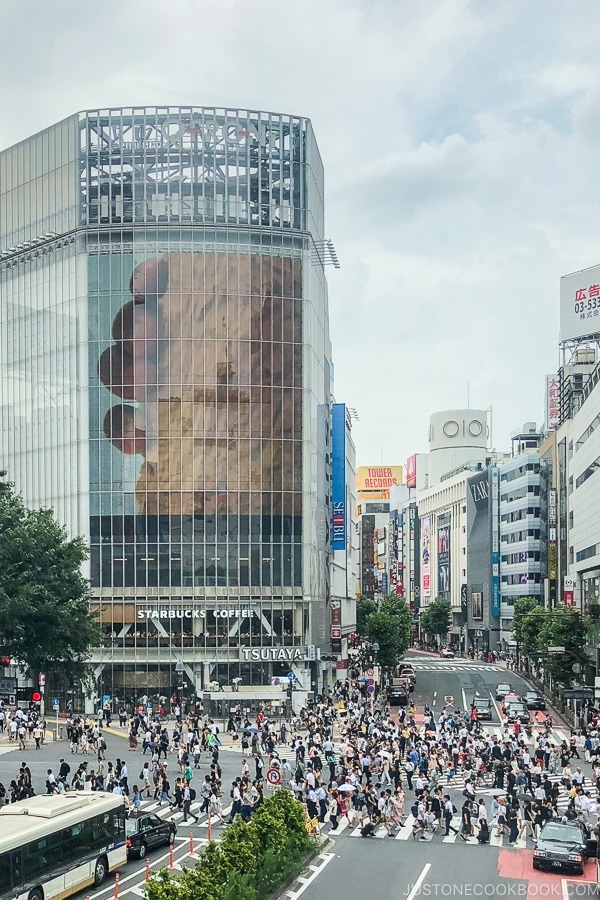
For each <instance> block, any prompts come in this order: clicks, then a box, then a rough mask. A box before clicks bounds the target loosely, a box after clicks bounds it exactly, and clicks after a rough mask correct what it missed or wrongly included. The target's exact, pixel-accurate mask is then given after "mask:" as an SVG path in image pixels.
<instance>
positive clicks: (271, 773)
mask: <svg viewBox="0 0 600 900" xmlns="http://www.w3.org/2000/svg"><path fill="white" fill-rule="evenodd" d="M267 781H268V782H269V784H272V785H273V787H276V786H277V785H278V784H280V782H281V772H280V771H279V769H267Z"/></svg>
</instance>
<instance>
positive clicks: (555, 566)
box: [548, 488, 558, 581]
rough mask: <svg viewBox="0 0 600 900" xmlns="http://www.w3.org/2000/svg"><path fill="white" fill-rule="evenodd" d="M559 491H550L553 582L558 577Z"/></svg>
mask: <svg viewBox="0 0 600 900" xmlns="http://www.w3.org/2000/svg"><path fill="white" fill-rule="evenodd" d="M556 504H557V491H556V490H555V489H554V488H551V489H550V490H549V491H548V578H549V579H550V580H551V581H554V580H556V578H557V577H558V542H557V535H556Z"/></svg>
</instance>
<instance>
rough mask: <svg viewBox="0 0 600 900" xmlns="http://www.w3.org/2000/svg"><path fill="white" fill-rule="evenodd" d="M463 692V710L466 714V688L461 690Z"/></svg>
mask: <svg viewBox="0 0 600 900" xmlns="http://www.w3.org/2000/svg"><path fill="white" fill-rule="evenodd" d="M461 692H462V698H463V709H464V711H465V712H466V711H467V695H466V694H465V689H464V688H461Z"/></svg>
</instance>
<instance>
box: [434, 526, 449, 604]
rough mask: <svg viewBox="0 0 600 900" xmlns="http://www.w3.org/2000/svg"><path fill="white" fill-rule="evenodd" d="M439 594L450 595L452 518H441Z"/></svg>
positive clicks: (439, 531)
mask: <svg viewBox="0 0 600 900" xmlns="http://www.w3.org/2000/svg"><path fill="white" fill-rule="evenodd" d="M437 561H438V563H437V567H438V594H439V595H440V596H441V597H445V596H446V595H447V594H449V593H450V516H449V515H445V516H443V517H442V516H440V517H439V519H438V530H437Z"/></svg>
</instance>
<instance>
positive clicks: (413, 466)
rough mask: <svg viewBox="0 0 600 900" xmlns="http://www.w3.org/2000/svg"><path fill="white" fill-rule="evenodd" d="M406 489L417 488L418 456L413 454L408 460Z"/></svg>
mask: <svg viewBox="0 0 600 900" xmlns="http://www.w3.org/2000/svg"><path fill="white" fill-rule="evenodd" d="M405 474H406V481H405V484H406V487H407V488H414V487H416V486H417V454H416V453H413V455H412V456H409V457H408V459H407V460H406V473H405Z"/></svg>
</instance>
